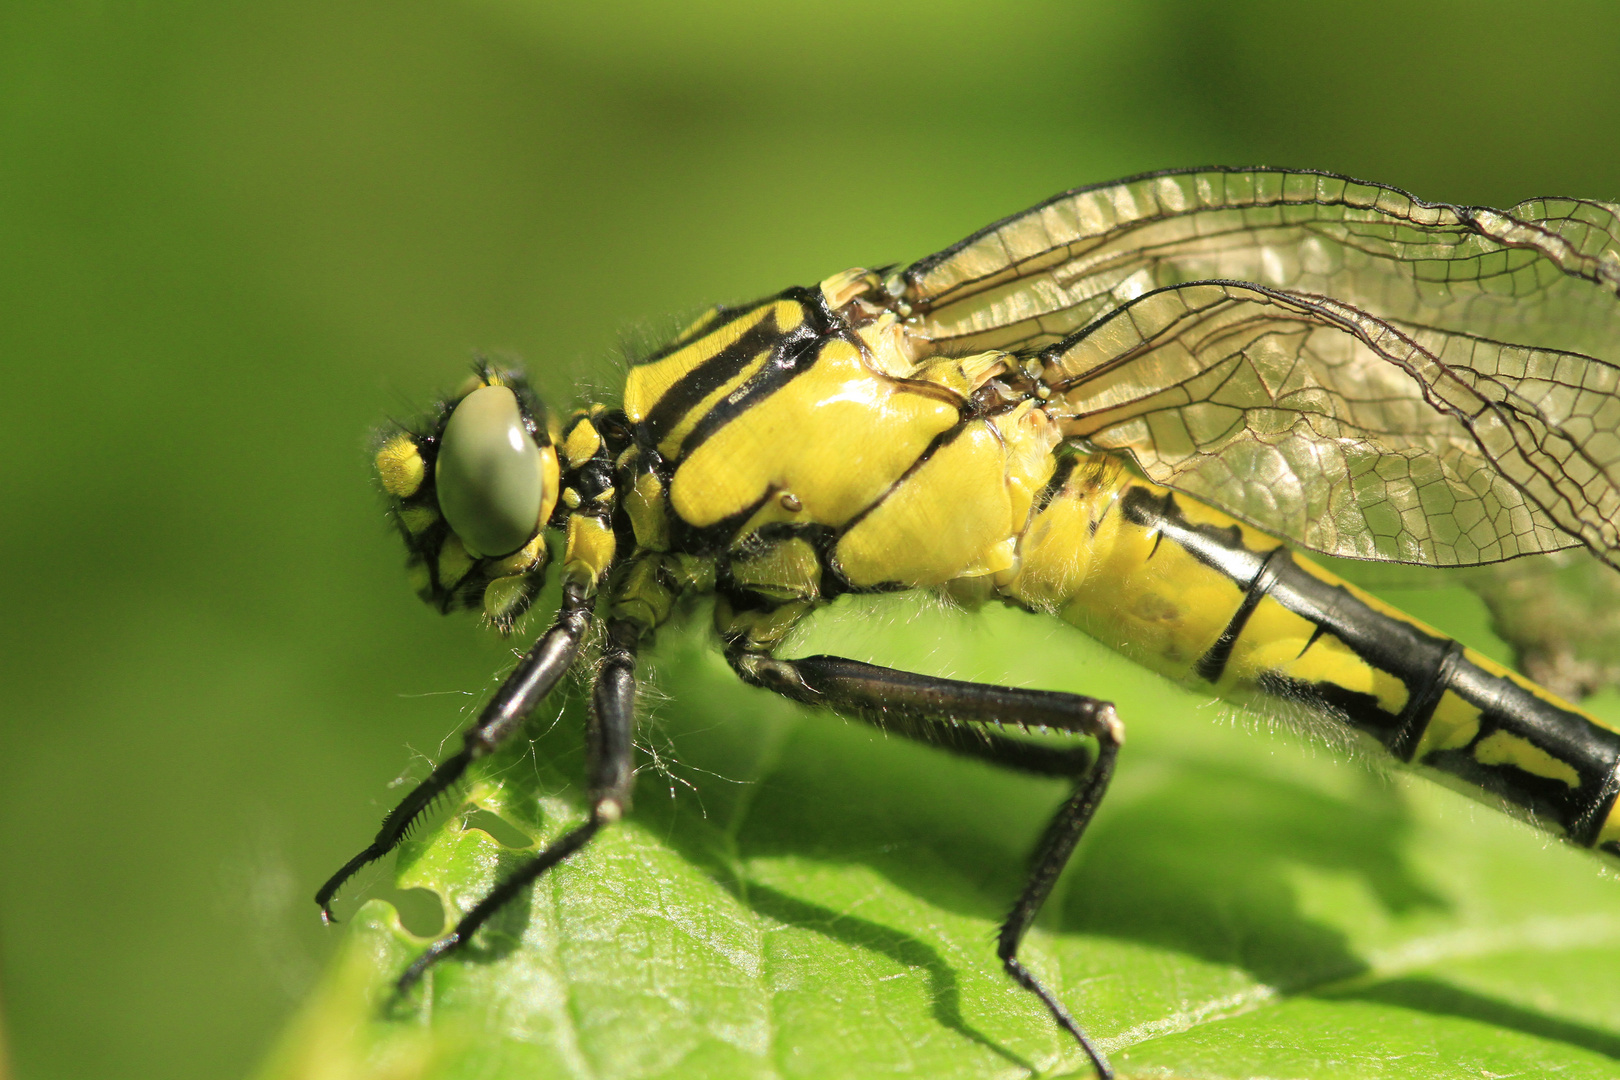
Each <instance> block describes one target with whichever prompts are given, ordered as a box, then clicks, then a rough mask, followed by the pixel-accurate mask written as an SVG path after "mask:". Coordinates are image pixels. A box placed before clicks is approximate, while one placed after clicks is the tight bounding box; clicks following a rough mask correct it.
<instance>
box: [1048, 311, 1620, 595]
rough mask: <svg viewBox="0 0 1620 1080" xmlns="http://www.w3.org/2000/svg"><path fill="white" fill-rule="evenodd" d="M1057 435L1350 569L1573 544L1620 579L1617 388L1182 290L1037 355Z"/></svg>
mask: <svg viewBox="0 0 1620 1080" xmlns="http://www.w3.org/2000/svg"><path fill="white" fill-rule="evenodd" d="M1042 355H1043V358H1044V360H1045V363H1046V380H1047V383H1048V385H1049V386H1051V388H1052V390H1053V394H1054V405H1055V406H1056V407H1057V409H1058V411H1059V413H1060V415H1061V416H1062V417H1063V418H1064V424H1065V430H1066V431H1067V432H1068V433H1069V434H1070V435H1071V436H1074V437H1077V438H1081V439H1084V440H1087V441H1088V442H1090V443H1091V444H1092V445H1094V446H1096V447H1099V448H1101V449H1106V450H1114V451H1119V452H1123V453H1127V454H1129V455H1130V456H1132V457H1133V458H1134V459H1135V460H1136V461H1137V462H1138V463H1139V464H1140V466H1141V467H1142V469H1143V471H1144V472H1146V474H1147V475H1148V476H1149V477H1150V478H1152V479H1153V480H1155V481H1156V482H1158V483H1162V484H1165V485H1167V486H1170V487H1173V488H1176V489H1177V490H1180V491H1184V492H1186V493H1188V494H1190V495H1193V496H1195V497H1197V498H1200V499H1203V500H1204V501H1206V502H1209V503H1211V504H1213V505H1215V506H1219V507H1220V508H1222V509H1224V510H1226V511H1227V512H1228V513H1231V514H1233V515H1235V516H1237V517H1239V518H1242V519H1244V520H1246V521H1249V522H1251V523H1253V524H1255V525H1257V526H1259V527H1260V528H1263V529H1265V530H1267V531H1269V532H1272V533H1276V534H1279V535H1282V536H1284V537H1287V538H1289V539H1292V540H1294V541H1296V542H1298V543H1299V544H1301V545H1303V546H1305V547H1308V548H1311V549H1314V550H1316V551H1321V552H1325V553H1327V554H1330V555H1338V556H1344V557H1349V558H1361V559H1381V560H1391V561H1400V562H1411V563H1421V564H1425V565H1431V566H1465V565H1474V564H1479V563H1488V562H1494V561H1497V560H1501V559H1508V558H1513V557H1515V556H1518V555H1526V554H1530V553H1534V552H1546V551H1554V550H1558V549H1560V548H1566V547H1571V546H1574V545H1576V544H1581V543H1584V544H1585V545H1586V546H1587V547H1589V548H1590V549H1591V550H1592V551H1593V552H1594V553H1596V554H1597V555H1598V556H1599V557H1600V558H1602V559H1604V560H1605V561H1607V562H1609V563H1611V564H1614V565H1620V554H1617V548H1620V530H1617V519H1620V368H1617V367H1616V366H1615V365H1613V364H1611V363H1608V362H1606V361H1605V360H1602V359H1599V358H1597V357H1593V356H1588V355H1584V354H1579V353H1575V352H1571V351H1568V350H1558V349H1549V348H1539V347H1528V346H1521V345H1516V344H1511V343H1504V342H1501V341H1497V340H1493V339H1490V338H1486V337H1482V336H1479V335H1475V334H1469V333H1461V332H1454V331H1448V330H1445V329H1441V328H1439V327H1436V326H1430V325H1418V324H1413V323H1408V322H1404V321H1401V320H1396V319H1389V318H1379V317H1377V316H1375V315H1373V314H1371V313H1370V312H1368V311H1365V310H1362V309H1360V308H1357V307H1355V306H1353V305H1351V304H1348V303H1345V302H1343V301H1341V300H1339V299H1338V298H1335V297H1325V296H1308V295H1303V294H1297V293H1284V292H1281V291H1278V290H1273V289H1267V288H1262V287H1260V286H1258V285H1254V284H1250V283H1246V282H1231V281H1215V282H1194V283H1190V284H1186V285H1180V286H1174V287H1170V288H1166V289H1161V290H1158V291H1155V292H1151V293H1148V294H1146V295H1144V296H1140V297H1137V298H1136V299H1134V300H1131V301H1129V302H1127V303H1125V304H1124V305H1122V306H1120V307H1119V308H1117V309H1116V310H1114V311H1113V312H1112V313H1110V314H1109V315H1108V316H1106V317H1105V318H1103V319H1102V320H1100V321H1099V322H1097V323H1096V324H1094V325H1092V326H1090V327H1087V328H1086V329H1085V330H1083V331H1081V332H1079V333H1077V334H1075V335H1073V336H1072V337H1071V338H1069V339H1068V340H1066V341H1064V342H1061V343H1059V344H1057V345H1054V346H1051V347H1049V348H1048V349H1047V350H1046V351H1045V352H1044V353H1043V354H1042Z"/></svg>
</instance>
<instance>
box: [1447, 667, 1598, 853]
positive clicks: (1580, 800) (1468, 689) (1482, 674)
mask: <svg viewBox="0 0 1620 1080" xmlns="http://www.w3.org/2000/svg"><path fill="white" fill-rule="evenodd" d="M1448 689H1450V690H1451V691H1452V693H1454V694H1456V695H1457V696H1458V697H1460V698H1462V699H1463V700H1464V701H1466V702H1468V703H1469V704H1470V705H1473V706H1474V707H1475V708H1478V709H1479V710H1480V718H1479V733H1478V735H1476V736H1475V738H1474V739H1473V741H1471V742H1470V743H1469V744H1468V746H1466V747H1463V748H1461V749H1455V750H1440V751H1434V752H1431V753H1429V754H1427V755H1425V756H1424V758H1423V761H1422V762H1421V763H1422V764H1424V765H1427V766H1430V767H1432V768H1435V769H1439V770H1441V771H1442V772H1447V773H1451V774H1452V775H1454V776H1458V777H1461V778H1462V779H1464V780H1467V781H1468V782H1469V783H1472V784H1476V785H1478V786H1479V787H1481V788H1484V789H1485V790H1486V791H1489V792H1492V793H1494V794H1496V795H1499V796H1501V797H1502V798H1503V799H1506V800H1507V801H1508V802H1510V803H1512V804H1514V805H1515V806H1518V807H1521V808H1523V809H1524V810H1525V811H1528V812H1529V813H1530V814H1531V815H1533V816H1534V817H1536V818H1539V819H1541V820H1542V821H1544V822H1547V823H1549V824H1551V825H1554V826H1556V827H1557V828H1559V829H1561V830H1562V831H1563V832H1564V833H1565V834H1566V835H1567V836H1568V837H1569V839H1570V840H1572V841H1574V842H1575V843H1578V844H1582V845H1585V846H1588V847H1589V846H1591V845H1592V844H1593V843H1595V842H1596V841H1597V835H1598V833H1599V832H1600V831H1601V830H1602V827H1603V822H1604V818H1605V817H1606V811H1607V809H1608V806H1609V805H1612V803H1613V801H1614V778H1615V770H1616V766H1617V765H1620V734H1617V733H1615V732H1613V731H1610V730H1608V729H1607V728H1603V727H1599V726H1598V725H1596V724H1594V723H1592V722H1591V721H1589V720H1587V719H1586V717H1584V716H1582V715H1580V714H1579V713H1575V712H1571V711H1569V710H1567V709H1562V708H1559V707H1558V706H1557V705H1555V704H1553V703H1552V702H1550V701H1547V700H1546V699H1545V698H1542V697H1540V696H1539V695H1537V694H1534V693H1532V692H1530V691H1529V690H1526V689H1525V688H1524V687H1522V686H1520V685H1519V684H1518V683H1516V682H1514V681H1513V680H1511V679H1504V678H1500V677H1498V676H1496V675H1492V674H1491V673H1490V672H1488V671H1486V670H1484V669H1483V668H1481V667H1479V666H1478V665H1476V664H1474V663H1473V662H1471V661H1469V660H1468V659H1467V658H1466V657H1462V658H1460V659H1459V660H1458V661H1457V663H1456V665H1455V673H1454V675H1453V677H1452V679H1451V685H1450V686H1449V687H1448ZM1498 732H1506V733H1507V734H1509V735H1511V736H1514V737H1516V738H1520V739H1523V740H1525V741H1526V742H1528V743H1530V744H1531V745H1532V746H1534V747H1536V748H1537V749H1540V750H1543V751H1545V752H1546V753H1548V754H1550V755H1552V756H1553V757H1554V758H1555V759H1557V760H1558V761H1560V762H1563V763H1564V764H1566V765H1569V766H1570V767H1571V768H1573V769H1574V770H1575V775H1576V777H1577V780H1578V783H1577V784H1576V785H1575V786H1574V787H1571V786H1570V785H1569V784H1567V783H1565V782H1564V781H1562V780H1558V779H1555V778H1551V777H1544V776H1537V775H1536V774H1534V773H1531V772H1527V771H1526V770H1524V769H1521V768H1518V767H1517V766H1514V765H1512V764H1508V763H1502V764H1496V765H1485V764H1481V763H1480V761H1479V760H1478V756H1477V749H1478V747H1479V744H1480V743H1481V742H1482V741H1484V740H1485V739H1488V738H1490V737H1491V736H1492V735H1495V734H1496V733H1498Z"/></svg>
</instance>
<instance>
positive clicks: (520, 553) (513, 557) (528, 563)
mask: <svg viewBox="0 0 1620 1080" xmlns="http://www.w3.org/2000/svg"><path fill="white" fill-rule="evenodd" d="M547 554H548V552H547V550H546V534H545V533H543V532H541V533H536V534H535V537H534V539H533V540H530V541H529V542H528V543H527V544H524V545H523V546H522V547H520V548H518V549H517V550H516V551H514V552H512V554H510V555H508V556H506V557H505V558H504V559H500V560H498V561H496V562H495V563H493V564H492V565H491V566H490V568H489V572H490V573H491V574H495V575H497V576H500V577H507V576H510V575H512V574H527V573H530V572H531V571H533V570H534V568H535V565H536V564H543V563H544V562H545V560H546V556H547Z"/></svg>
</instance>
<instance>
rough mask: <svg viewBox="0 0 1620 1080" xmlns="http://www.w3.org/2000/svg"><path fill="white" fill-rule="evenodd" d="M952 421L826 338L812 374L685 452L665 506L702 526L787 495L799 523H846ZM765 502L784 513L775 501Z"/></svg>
mask: <svg viewBox="0 0 1620 1080" xmlns="http://www.w3.org/2000/svg"><path fill="white" fill-rule="evenodd" d="M638 370H639V369H638ZM958 416H959V413H958V411H957V410H956V409H955V408H953V407H952V406H951V405H949V404H947V403H946V402H943V401H940V400H939V399H938V398H937V397H935V396H933V395H929V394H923V393H918V392H916V391H914V390H908V389H907V388H906V386H905V384H904V383H897V382H895V381H894V380H892V379H888V378H885V377H883V376H881V375H879V374H877V373H875V372H873V371H872V370H871V369H870V368H868V367H867V366H866V365H865V364H864V363H863V362H862V360H861V354H860V353H859V351H858V350H857V349H856V348H855V346H853V345H851V344H849V343H848V342H845V341H840V340H834V341H829V342H827V343H826V344H825V345H824V346H823V347H822V349H821V354H820V356H819V358H818V359H817V360H816V362H815V363H814V364H813V365H812V366H811V367H810V368H809V370H807V371H805V372H804V373H803V374H801V375H799V376H797V377H796V378H794V379H791V380H789V381H788V382H787V383H786V384H785V385H783V386H782V388H781V389H779V390H777V391H776V392H775V393H774V394H771V395H770V396H769V397H766V398H765V399H763V400H761V401H760V402H758V403H757V404H755V405H754V406H753V407H752V408H750V409H748V410H747V412H746V413H744V414H742V416H740V417H739V418H738V419H739V420H741V421H742V422H740V423H738V422H733V423H729V424H726V425H724V426H722V427H721V428H720V429H719V430H717V431H716V432H715V433H714V434H713V435H712V436H711V437H710V438H708V439H706V440H705V441H704V442H703V444H702V445H701V446H699V447H697V448H696V449H695V450H693V451H692V452H691V454H690V456H688V457H687V458H686V460H685V461H683V462H682V463H681V465H680V467H679V468H678V469H677V470H676V472H675V476H674V479H673V481H672V482H671V484H670V492H669V498H670V505H671V507H672V508H673V509H674V511H675V512H676V513H677V514H679V515H680V516H681V517H682V518H683V519H684V520H686V521H687V522H690V523H691V524H692V525H695V526H698V527H700V528H701V527H703V526H706V525H713V524H714V523H715V522H717V521H721V520H723V519H725V518H727V517H730V516H732V515H733V514H736V513H738V512H740V511H742V510H745V509H747V508H748V507H749V506H752V505H754V504H755V503H757V502H759V501H760V500H761V499H765V498H766V496H767V495H769V494H770V493H771V492H772V491H791V492H793V494H795V495H797V496H798V497H799V501H800V503H801V504H802V505H803V507H804V509H803V510H802V511H800V513H799V515H798V516H796V517H795V520H800V521H810V522H816V523H818V524H823V525H833V526H837V525H842V524H844V523H845V522H847V521H849V520H850V519H851V518H853V517H854V516H855V515H856V514H857V513H859V512H860V511H861V510H864V509H865V508H866V507H868V506H870V505H871V504H872V503H873V502H874V501H875V500H876V499H877V498H878V496H880V495H881V494H882V493H883V492H884V490H886V489H887V488H888V487H889V485H891V484H892V483H894V481H895V480H896V479H897V478H898V477H899V476H900V474H901V473H903V472H904V471H905V470H906V468H907V467H909V466H910V465H911V464H912V463H913V462H914V461H916V460H917V458H918V456H919V455H921V454H922V452H923V450H924V449H926V448H927V446H928V444H929V443H930V442H931V441H932V440H933V438H934V436H936V435H938V434H939V433H940V432H942V431H945V430H946V429H947V428H949V427H951V426H952V425H953V424H955V423H956V422H957V419H958ZM808 448H813V452H811V451H810V450H809V449H808ZM769 505H770V506H771V507H774V508H776V509H775V512H776V513H777V514H782V513H784V511H783V510H782V509H781V505H780V503H779V502H778V501H777V500H775V499H770V500H769Z"/></svg>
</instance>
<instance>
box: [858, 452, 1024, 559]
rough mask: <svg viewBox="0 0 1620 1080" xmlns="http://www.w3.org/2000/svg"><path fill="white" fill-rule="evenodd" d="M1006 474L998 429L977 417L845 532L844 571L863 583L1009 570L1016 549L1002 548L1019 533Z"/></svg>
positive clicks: (1004, 457)
mask: <svg viewBox="0 0 1620 1080" xmlns="http://www.w3.org/2000/svg"><path fill="white" fill-rule="evenodd" d="M1005 475H1006V455H1005V453H1004V451H1003V449H1002V445H1001V439H1000V438H998V437H997V433H996V430H995V429H994V428H993V427H991V426H990V425H989V424H987V423H985V422H984V421H974V422H972V423H971V424H969V425H968V427H967V428H966V429H965V430H964V431H963V432H962V433H961V434H960V435H958V436H957V437H956V438H955V439H953V440H951V441H950V442H949V443H947V444H946V445H944V446H942V447H940V448H939V449H938V450H936V451H934V454H933V456H932V457H930V458H929V459H928V460H927V461H926V462H924V463H923V464H922V465H920V466H919V467H918V468H917V470H916V471H915V472H913V473H912V474H911V475H909V476H907V477H905V478H904V479H902V480H900V481H899V482H898V483H896V484H895V486H894V488H893V489H892V490H891V491H890V492H889V493H888V494H887V495H886V496H885V497H884V499H883V501H882V502H881V503H879V504H878V506H877V508H876V509H874V510H873V511H872V512H871V513H869V514H867V515H866V516H865V517H864V518H862V519H861V520H860V521H859V522H857V523H856V524H855V525H854V527H852V528H851V529H850V530H849V531H848V532H847V533H845V534H844V535H843V537H842V538H841V539H840V540H839V541H838V544H837V546H836V547H835V548H834V549H833V558H834V559H835V560H836V561H837V564H838V568H839V570H840V571H842V572H843V574H844V576H845V577H847V578H848V579H849V580H850V583H851V584H853V585H856V586H858V587H859V586H868V585H877V584H880V583H884V582H898V583H900V584H904V585H913V586H925V585H938V584H941V583H943V582H946V581H949V580H950V579H951V578H954V577H971V576H976V575H977V574H985V573H994V572H995V571H997V570H1004V569H1006V568H1007V567H1008V566H1010V565H1011V564H1012V562H1011V555H1012V552H1011V549H1010V547H1009V548H1007V549H1004V550H997V545H999V544H1001V543H1002V541H1004V540H1006V539H1008V538H1009V537H1010V536H1011V535H1012V532H1013V520H1012V499H1011V498H1010V496H1009V495H1008V492H1007V485H1006V484H1005V483H1004V482H1003V479H1004V477H1005ZM1019 524H1022V522H1020V523H1019ZM998 555H1000V556H1001V558H1000V560H999V564H998V560H997V558H996V556H998Z"/></svg>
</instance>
